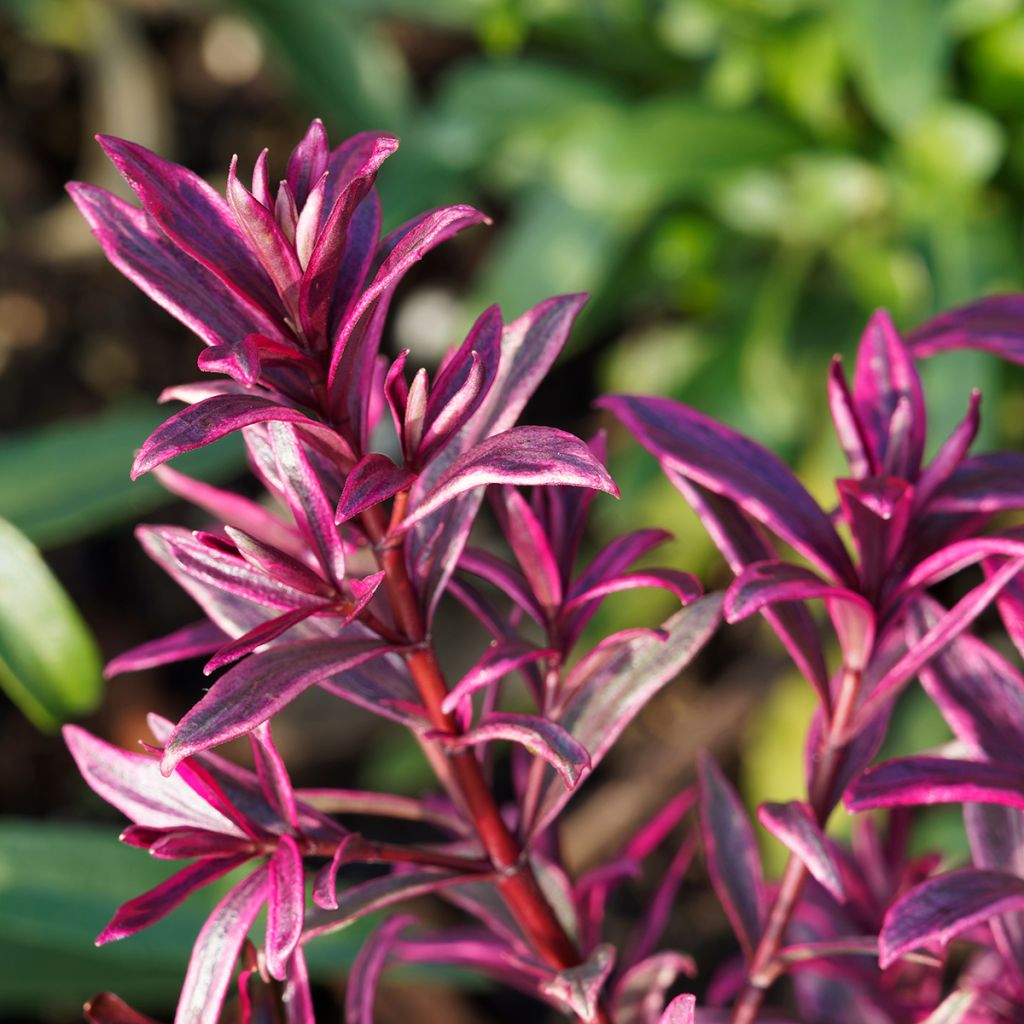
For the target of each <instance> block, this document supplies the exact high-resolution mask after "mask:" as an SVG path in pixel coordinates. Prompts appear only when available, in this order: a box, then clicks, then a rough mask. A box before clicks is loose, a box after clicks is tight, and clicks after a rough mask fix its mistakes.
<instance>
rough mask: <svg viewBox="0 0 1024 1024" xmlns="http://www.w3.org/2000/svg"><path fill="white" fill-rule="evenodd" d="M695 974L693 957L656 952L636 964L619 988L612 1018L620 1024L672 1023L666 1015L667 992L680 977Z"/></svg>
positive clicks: (624, 975)
mask: <svg viewBox="0 0 1024 1024" xmlns="http://www.w3.org/2000/svg"><path fill="white" fill-rule="evenodd" d="M695 973H696V965H695V964H694V962H693V960H692V959H691V958H690V957H688V956H684V955H683V954H682V953H676V952H672V951H665V952H662V953H656V954H655V955H654V956H651V957H648V958H647V959H646V960H642V961H641V962H640V963H638V964H634V965H633V966H632V967H630V968H629V970H628V971H625V972H624V973H623V975H622V977H621V978H620V979H619V980H618V983H617V984H616V986H615V993H614V995H613V997H612V1017H613V1019H614V1020H615V1022H616V1024H659V1022H660V1021H664V1020H671V1019H672V1018H666V1017H663V1016H662V1008H663V1007H664V1005H665V995H666V993H667V992H668V990H669V989H670V988H671V987H672V986H673V985H674V984H675V981H676V978H678V977H679V975H680V974H685V975H687V976H689V977H692V976H693V975H694V974H695ZM688 998H689V999H691V1000H692V998H693V997H692V996H689V997H688ZM673 1002H675V1000H673ZM691 1005H692V1004H691ZM692 1019H693V1018H692V1016H691V1017H690V1020H691V1021H692Z"/></svg>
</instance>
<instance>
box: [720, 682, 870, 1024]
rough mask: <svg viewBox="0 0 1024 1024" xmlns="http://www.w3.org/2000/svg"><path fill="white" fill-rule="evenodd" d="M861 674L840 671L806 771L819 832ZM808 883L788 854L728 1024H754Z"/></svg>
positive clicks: (828, 808) (801, 868) (829, 802)
mask: <svg viewBox="0 0 1024 1024" xmlns="http://www.w3.org/2000/svg"><path fill="white" fill-rule="evenodd" d="M860 682H861V672H860V670H857V669H844V670H843V676H842V679H841V680H840V683H839V696H838V700H837V701H836V704H835V708H834V709H833V713H832V718H831V720H830V722H829V728H828V733H827V735H826V737H825V744H824V749H823V750H822V754H821V758H820V759H819V760H818V761H816V762H815V765H814V768H813V770H812V772H811V780H810V793H809V796H810V800H811V808H812V810H813V811H814V814H815V817H816V818H817V819H818V824H819V825H821V827H822V828H824V827H825V823H826V822H827V821H828V816H829V814H830V813H831V812H832V787H833V786H834V785H835V780H836V772H837V771H838V769H839V764H840V760H841V757H842V753H843V750H844V749H845V747H846V743H845V742H844V741H843V739H842V737H843V736H845V734H846V730H847V728H848V727H849V724H850V722H851V720H852V719H853V713H854V709H855V707H856V704H857V695H858V693H859V692H860ZM806 881H807V868H806V867H805V866H804V863H803V861H802V860H800V858H799V857H796V856H794V855H792V854H791V855H790V858H789V860H788V862H787V863H786V870H785V871H784V872H783V874H782V879H781V881H780V882H779V887H778V889H777V890H776V892H775V898H774V899H773V900H772V905H771V908H770V910H769V912H768V920H767V922H766V923H765V928H764V932H762V934H761V938H760V941H759V942H758V944H757V949H755V950H754V956H753V958H752V959H751V961H750V969H749V970H748V972H747V982H746V985H745V986H744V988H743V991H742V992H741V993H740V995H739V998H738V999H737V1000H736V1004H735V1005H734V1006H733V1011H732V1024H754V1022H755V1021H756V1020H757V1015H758V1014H759V1013H760V1012H761V1006H762V1004H763V1003H764V997H765V996H766V995H767V993H768V989H769V988H770V987H771V985H772V983H773V981H774V980H775V979H776V978H777V977H778V976H779V972H778V970H777V968H776V965H775V962H774V961H775V957H776V956H777V955H778V952H779V949H780V948H781V946H782V943H783V941H784V939H785V936H786V929H787V928H788V927H789V922H790V919H791V918H792V916H793V912H794V910H796V905H797V903H798V902H799V900H800V893H801V892H802V891H803V887H804V883H805V882H806Z"/></svg>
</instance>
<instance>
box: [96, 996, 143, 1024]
mask: <svg viewBox="0 0 1024 1024" xmlns="http://www.w3.org/2000/svg"><path fill="white" fill-rule="evenodd" d="M82 1012H83V1014H84V1015H85V1019H86V1021H88V1024H157V1021H155V1020H153V1018H152V1017H147V1016H146V1015H145V1014H144V1013H139V1012H138V1010H133V1009H132V1008H131V1007H130V1006H129V1005H128V1004H127V1003H126V1002H125V1001H124V1000H123V999H122V998H121V997H120V996H115V995H114V993H113V992H101V993H100V994H99V995H97V996H93V998H92V999H90V1000H89V1001H88V1002H87V1003H86V1004H85V1006H83V1007H82Z"/></svg>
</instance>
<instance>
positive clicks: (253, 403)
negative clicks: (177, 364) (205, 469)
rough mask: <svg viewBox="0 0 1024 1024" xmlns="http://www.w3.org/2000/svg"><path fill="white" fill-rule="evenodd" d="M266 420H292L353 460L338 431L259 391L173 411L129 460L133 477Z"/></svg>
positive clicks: (217, 397) (342, 457) (215, 398)
mask: <svg viewBox="0 0 1024 1024" xmlns="http://www.w3.org/2000/svg"><path fill="white" fill-rule="evenodd" d="M268 421H276V422H285V423H294V424H296V425H297V426H300V427H302V428H303V430H305V431H307V432H308V433H310V434H311V435H312V436H314V437H315V438H316V439H317V441H318V442H320V443H322V444H324V446H325V447H326V448H328V450H331V451H333V452H334V453H335V454H336V455H337V457H338V458H339V459H340V460H341V461H342V462H343V463H353V462H355V457H354V456H353V454H352V450H351V449H350V448H349V447H348V445H347V444H346V443H345V442H344V441H343V440H342V438H341V437H340V435H338V434H337V433H336V432H335V431H333V430H331V428H330V427H328V426H327V425H326V424H323V423H318V422H317V421H316V420H311V419H310V418H309V417H308V416H305V415H303V414H302V413H301V412H299V411H298V410H297V409H291V408H289V407H288V406H284V405H280V404H279V403H277V402H276V401H274V400H272V399H270V398H262V397H260V396H259V395H215V396H213V397H212V398H206V399H203V400H202V401H200V402H197V403H196V404H195V405H190V406H188V407H187V408H185V409H182V410H181V411H180V412H177V413H175V414H174V415H173V416H172V417H171V418H170V419H169V420H166V421H165V422H164V423H163V424H162V425H161V426H159V427H157V429H156V430H154V431H153V433H152V434H150V435H149V437H148V438H147V439H146V442H145V443H144V444H143V446H142V448H140V449H139V454H138V455H137V456H136V457H135V462H134V463H133V464H132V479H133V480H135V479H137V478H138V477H140V476H142V474H143V473H148V472H149V471H150V470H151V469H153V468H154V467H155V466H159V465H161V464H162V463H164V462H166V461H167V460H168V459H173V458H174V456H176V455H181V454H182V453H183V452H190V451H193V450H194V449H196V448H201V447H203V445H207V444H210V443H211V442H212V441H217V440H219V439H220V438H222V437H224V436H226V435H227V434H230V433H232V432H233V431H235V430H241V429H242V427H248V426H251V425H252V424H254V423H266V422H268Z"/></svg>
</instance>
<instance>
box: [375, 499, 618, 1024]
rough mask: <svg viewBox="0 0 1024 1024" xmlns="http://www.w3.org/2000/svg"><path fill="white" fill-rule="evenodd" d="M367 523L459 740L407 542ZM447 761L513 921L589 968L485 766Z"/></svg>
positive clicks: (537, 945) (536, 940)
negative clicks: (543, 887)
mask: <svg viewBox="0 0 1024 1024" xmlns="http://www.w3.org/2000/svg"><path fill="white" fill-rule="evenodd" d="M408 499H409V495H408V492H407V491H402V492H401V493H399V494H398V495H397V496H396V497H395V501H394V505H393V507H392V512H391V530H393V529H394V527H395V526H396V525H397V524H398V523H400V522H401V521H402V519H403V518H404V517H405V512H406V507H407V504H408ZM363 521H364V524H365V525H366V528H367V532H368V533H369V534H370V536H371V538H372V539H373V540H374V542H375V543H376V544H377V546H378V550H379V552H380V562H381V567H382V568H383V569H384V571H385V573H386V576H385V577H384V586H385V589H386V592H387V595H388V599H389V601H390V604H391V611H392V614H393V615H394V618H395V624H396V626H397V627H398V629H399V630H400V631H401V632H402V633H403V634H404V635H405V637H406V638H407V640H408V643H409V646H410V647H412V648H413V649H412V650H411V651H408V652H405V655H404V656H405V660H406V664H407V665H408V666H409V672H410V675H411V676H412V678H413V680H414V682H415V684H416V688H417V690H418V691H419V694H420V698H421V700H422V701H423V704H424V707H425V708H426V710H427V713H428V715H429V716H430V721H431V724H432V725H433V727H434V729H435V730H436V731H437V732H439V733H443V734H444V735H446V736H458V735H459V734H460V729H459V726H458V723H457V722H456V721H455V718H454V716H453V715H451V714H449V713H447V712H445V711H443V710H442V708H441V704H442V702H443V701H444V698H445V697H446V696H447V694H448V685H447V683H446V682H445V678H444V675H443V673H442V671H441V666H440V665H439V664H438V661H437V657H436V655H435V653H434V649H433V646H432V645H431V644H430V642H429V639H428V637H427V632H426V628H425V625H424V622H423V617H422V616H421V614H420V609H419V603H418V602H417V600H416V594H415V592H414V590H413V587H412V582H411V580H410V579H409V575H408V573H407V572H406V568H405V552H404V548H403V545H402V542H401V539H397V540H396V539H395V538H394V537H393V536H391V535H389V530H387V529H385V528H384V525H383V522H382V517H381V514H380V510H379V508H377V509H371V510H370V512H369V513H366V514H364V519H363ZM447 758H448V764H449V766H450V768H451V775H452V778H453V780H454V782H455V785H456V787H457V789H458V795H459V797H460V799H461V802H462V804H463V806H464V808H465V810H466V813H467V814H468V816H469V818H470V819H471V820H472V822H473V824H474V826H475V828H476V832H477V835H478V836H479V838H480V842H481V843H482V844H483V847H484V849H485V850H486V852H487V856H488V858H489V860H490V863H491V865H492V866H493V868H494V869H495V871H496V872H497V887H498V891H499V892H500V893H501V896H502V898H503V899H504V901H505V904H506V906H507V907H508V909H509V911H510V912H511V914H512V916H513V917H514V918H515V919H516V921H517V923H518V924H519V926H520V927H521V928H522V929H523V932H524V934H525V935H526V937H527V938H528V939H529V941H530V943H531V945H532V946H533V948H534V949H535V951H536V952H537V953H538V955H539V956H540V957H541V958H542V959H543V960H544V961H545V962H546V963H548V964H549V965H551V966H552V967H554V968H556V969H557V970H560V971H561V970H565V969H566V968H568V967H576V966H578V965H579V964H580V963H581V962H582V958H581V957H580V954H579V951H578V950H577V948H576V945H575V943H574V942H573V941H572V939H571V938H570V937H569V935H568V933H567V932H566V931H565V929H564V928H563V927H562V924H561V922H560V921H559V920H558V918H557V916H556V915H555V912H554V910H553V909H552V908H551V904H550V903H548V900H547V898H546V897H545V896H544V893H543V892H542V891H541V888H540V885H539V884H538V882H537V877H536V875H535V874H534V872H533V868H532V867H531V865H530V862H529V859H528V858H527V857H526V855H525V853H524V851H523V849H522V847H521V846H520V845H519V842H518V840H517V839H516V838H515V836H514V835H513V834H512V833H511V832H510V831H509V829H508V826H507V825H506V824H505V821H504V819H503V818H502V816H501V810H500V808H499V807H498V804H497V801H496V800H495V799H494V794H493V793H492V792H491V788H490V786H489V784H488V782H487V780H486V779H485V778H484V774H483V771H482V770H481V768H480V762H479V761H478V760H477V759H476V756H475V755H474V754H473V753H472V751H469V750H455V751H449V752H448V754H447ZM594 1024H611V1018H610V1017H609V1016H608V1013H607V1011H606V1010H605V1009H604V1008H603V1007H602V1008H599V1010H598V1013H597V1016H596V1017H595V1018H594Z"/></svg>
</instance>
